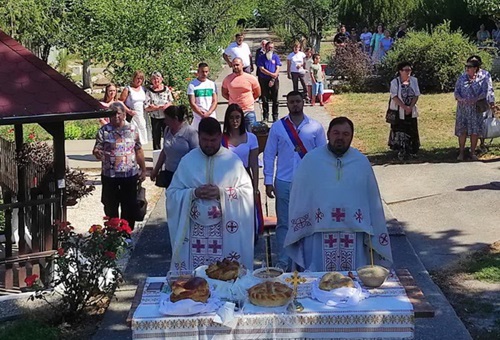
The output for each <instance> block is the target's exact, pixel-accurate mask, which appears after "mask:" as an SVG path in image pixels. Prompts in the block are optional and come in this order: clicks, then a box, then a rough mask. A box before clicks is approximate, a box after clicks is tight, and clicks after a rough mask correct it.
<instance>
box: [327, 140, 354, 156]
mask: <svg viewBox="0 0 500 340" xmlns="http://www.w3.org/2000/svg"><path fill="white" fill-rule="evenodd" d="M350 146H351V142H349V143H346V142H345V141H344V140H343V139H335V140H333V141H328V150H330V151H331V152H333V153H334V154H335V156H337V157H342V156H343V155H344V154H345V153H346V152H347V150H349V147H350Z"/></svg>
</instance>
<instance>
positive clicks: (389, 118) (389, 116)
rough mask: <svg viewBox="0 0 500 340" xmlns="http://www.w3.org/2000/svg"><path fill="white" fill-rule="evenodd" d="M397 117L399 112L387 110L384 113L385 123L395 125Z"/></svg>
mask: <svg viewBox="0 0 500 340" xmlns="http://www.w3.org/2000/svg"><path fill="white" fill-rule="evenodd" d="M398 115H399V110H391V109H390V108H388V109H387V112H386V113H385V121H386V123H389V124H396V120H397V117H398Z"/></svg>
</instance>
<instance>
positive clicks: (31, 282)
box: [24, 274, 38, 287]
mask: <svg viewBox="0 0 500 340" xmlns="http://www.w3.org/2000/svg"><path fill="white" fill-rule="evenodd" d="M37 279H38V275H36V274H33V275H30V276H28V277H27V278H25V279H24V283H26V286H28V287H32V286H33V285H34V284H35V282H36V280H37Z"/></svg>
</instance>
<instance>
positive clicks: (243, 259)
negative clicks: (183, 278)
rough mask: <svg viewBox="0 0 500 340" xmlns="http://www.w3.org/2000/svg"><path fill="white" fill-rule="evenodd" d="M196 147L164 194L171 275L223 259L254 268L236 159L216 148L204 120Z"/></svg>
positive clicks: (214, 133) (217, 135)
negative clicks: (170, 250)
mask: <svg viewBox="0 0 500 340" xmlns="http://www.w3.org/2000/svg"><path fill="white" fill-rule="evenodd" d="M198 134H199V144H200V147H199V148H196V149H193V150H192V151H191V152H189V153H188V154H187V155H185V156H184V157H183V158H182V160H181V162H180V163H179V167H178V168H177V170H176V171H175V174H174V177H173V179H172V183H171V184H170V186H169V187H168V189H167V221H168V228H169V234H170V241H171V244H172V260H171V266H170V270H171V271H179V270H193V269H195V268H197V267H198V266H201V265H209V264H211V263H214V262H216V261H221V260H222V259H224V258H230V259H231V260H237V261H238V262H240V263H241V264H243V265H245V266H246V267H247V268H249V269H253V255H254V199H253V187H252V182H251V180H250V176H248V173H247V172H246V170H245V168H244V166H243V163H242V162H241V160H240V159H239V157H238V156H237V155H236V154H235V153H233V152H231V151H230V150H228V149H226V148H223V147H221V140H222V132H221V128H220V124H219V122H218V121H217V120H216V119H214V118H211V117H208V118H203V119H202V120H201V122H200V125H199V128H198Z"/></svg>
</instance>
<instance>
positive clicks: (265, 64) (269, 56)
mask: <svg viewBox="0 0 500 340" xmlns="http://www.w3.org/2000/svg"><path fill="white" fill-rule="evenodd" d="M280 66H281V61H280V58H279V57H278V55H277V54H276V53H274V43H273V42H271V41H269V42H268V43H267V44H266V53H265V54H262V55H260V56H259V59H258V60H257V68H258V70H259V73H258V77H259V78H258V79H259V84H260V88H261V90H262V97H261V98H262V118H263V120H264V121H266V120H268V119H269V101H270V100H271V101H272V102H273V108H272V110H273V122H276V121H277V120H278V91H279V79H278V74H279V70H280Z"/></svg>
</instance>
